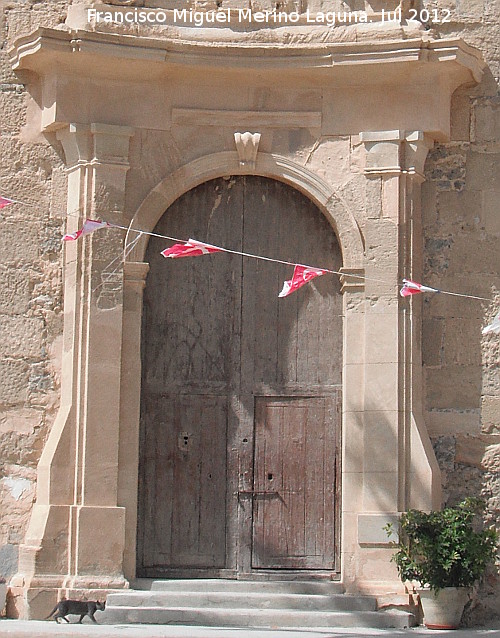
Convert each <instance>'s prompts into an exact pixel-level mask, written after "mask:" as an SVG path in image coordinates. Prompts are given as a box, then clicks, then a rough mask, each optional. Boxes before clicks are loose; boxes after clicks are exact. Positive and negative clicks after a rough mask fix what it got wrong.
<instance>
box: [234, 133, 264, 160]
mask: <svg viewBox="0 0 500 638" xmlns="http://www.w3.org/2000/svg"><path fill="white" fill-rule="evenodd" d="M234 141H235V143H236V150H237V151H238V157H239V160H240V166H248V167H249V168H255V161H256V159H257V152H258V150H259V142H260V133H248V132H247V133H235V134H234Z"/></svg>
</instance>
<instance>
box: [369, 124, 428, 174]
mask: <svg viewBox="0 0 500 638" xmlns="http://www.w3.org/2000/svg"><path fill="white" fill-rule="evenodd" d="M360 138H361V141H362V142H363V144H364V145H365V148H366V165H365V173H366V174H367V175H369V174H374V175H382V174H400V173H401V172H405V173H408V174H410V175H414V176H417V177H418V178H420V179H421V180H423V179H424V163H425V158H426V157H427V153H428V152H429V149H430V148H432V144H433V142H432V140H431V138H430V137H429V136H428V135H426V134H424V133H423V132H422V131H398V130H397V131H377V132H374V133H372V132H367V133H364V132H363V133H361V134H360Z"/></svg>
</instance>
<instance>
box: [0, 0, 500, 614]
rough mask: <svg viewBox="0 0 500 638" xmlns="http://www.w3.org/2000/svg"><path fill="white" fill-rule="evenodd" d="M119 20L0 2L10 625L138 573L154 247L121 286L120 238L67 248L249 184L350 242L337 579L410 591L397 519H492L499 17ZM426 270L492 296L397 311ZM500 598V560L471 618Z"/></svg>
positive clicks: (489, 10)
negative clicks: (395, 556)
mask: <svg viewBox="0 0 500 638" xmlns="http://www.w3.org/2000/svg"><path fill="white" fill-rule="evenodd" d="M120 4H123V3H120V2H119V0H117V1H116V3H114V4H113V5H96V4H93V3H91V2H88V3H79V2H74V3H73V4H71V5H70V4H68V3H66V2H53V1H52V0H51V1H49V2H46V3H43V4H39V3H21V2H17V1H15V0H13V1H12V2H4V3H3V18H2V19H3V23H2V36H1V37H2V41H3V47H2V50H1V59H2V65H1V69H2V71H1V72H2V80H1V85H0V91H1V92H0V100H1V109H2V131H1V139H0V143H1V157H2V168H1V170H2V181H1V191H0V194H1V195H4V196H7V197H12V198H13V199H17V200H20V201H21V202H24V203H23V204H15V205H13V206H9V207H6V208H4V209H3V210H2V211H1V217H0V221H1V229H2V232H1V234H0V254H1V263H0V278H1V282H2V285H1V286H0V316H1V323H0V336H1V339H0V354H1V357H0V449H1V459H2V465H1V469H0V473H1V474H0V508H1V510H0V511H1V518H0V575H4V576H6V577H8V578H11V597H10V602H9V612H10V613H11V614H12V615H18V614H21V615H25V616H31V617H37V616H41V615H42V614H43V613H44V610H45V609H46V608H47V607H50V605H51V604H53V601H54V600H55V598H56V597H57V595H60V594H61V593H64V592H66V593H67V592H77V593H78V592H81V591H84V592H87V591H89V590H90V591H93V590H95V589H105V590H110V589H113V588H121V587H126V586H128V583H129V582H130V581H132V580H133V578H134V577H135V575H136V574H135V569H136V528H137V471H138V467H137V466H138V431H139V404H140V401H139V397H140V392H141V388H140V332H141V312H142V305H141V304H142V302H141V299H142V289H143V286H144V282H145V280H146V277H147V271H148V266H147V264H146V263H145V262H144V255H145V251H146V246H147V240H146V238H145V237H143V238H141V240H140V241H139V242H138V243H137V245H136V246H135V248H134V250H133V251H132V252H130V253H129V254H127V255H126V256H125V264H124V266H123V268H120V269H119V270H118V271H117V272H112V276H111V277H109V276H107V275H109V272H110V268H109V264H110V263H111V262H112V261H113V260H118V263H120V262H121V260H122V258H123V241H124V234H123V233H121V232H116V233H114V234H113V233H111V232H110V231H104V232H105V233H107V234H105V235H104V234H102V235H95V236H94V237H92V239H90V238H86V239H85V243H83V242H80V243H78V244H72V245H66V246H65V247H63V246H62V244H61V241H60V238H61V235H62V233H63V232H64V231H65V229H67V230H68V231H74V230H76V229H77V228H78V227H79V226H81V222H82V220H83V219H84V218H85V217H99V216H100V217H101V218H103V219H106V220H107V221H110V222H114V223H116V224H119V225H123V226H125V227H129V225H130V226H131V227H132V228H138V229H141V230H145V231H150V232H153V231H154V228H155V226H156V223H157V222H158V221H159V219H160V218H161V216H162V214H163V212H164V211H165V210H166V209H167V208H168V207H169V206H170V205H171V204H172V203H173V202H174V201H175V200H176V199H177V198H178V197H180V196H181V195H182V194H183V193H185V192H186V191H189V190H190V189H192V188H194V187H195V186H196V185H198V184H199V183H202V182H205V181H207V180H210V179H213V178H216V177H222V176H225V175H246V174H253V175H264V176H266V177H269V178H272V179H278V180H280V181H283V182H285V183H288V184H290V185H292V186H293V187H294V188H297V189H298V190H300V191H301V192H303V193H305V194H306V195H307V196H308V197H310V198H311V199H312V200H313V201H314V202H315V203H316V204H317V206H318V207H319V208H320V210H322V212H323V213H324V214H325V215H326V216H327V219H329V221H330V223H331V225H332V226H333V228H334V229H335V231H336V233H337V236H338V238H339V244H340V246H341V250H342V256H343V271H344V274H345V276H344V278H343V309H344V310H343V314H344V337H343V355H342V376H343V378H342V384H343V408H342V409H343V430H342V437H343V450H342V468H343V476H342V485H341V490H342V499H343V500H342V507H341V518H342V525H343V528H342V538H341V570H342V571H341V578H342V579H343V581H344V583H345V585H346V587H347V589H348V590H351V591H358V590H361V591H373V592H375V593H376V594H378V595H380V596H381V599H382V597H385V598H384V600H386V599H387V596H389V598H390V596H391V595H394V596H396V595H397V594H399V593H401V592H402V589H401V586H400V585H399V584H398V581H397V577H396V575H395V571H394V567H393V566H391V565H390V563H389V557H390V548H388V546H387V542H386V539H385V538H384V534H383V533H381V527H382V525H383V524H384V523H385V522H387V521H388V520H391V517H394V516H395V515H396V514H397V512H398V511H401V510H403V509H405V508H406V507H410V506H416V507H422V508H430V507H431V506H437V505H439V504H440V503H443V504H453V503H455V502H456V501H458V500H459V499H461V498H462V497H463V496H465V495H470V494H476V495H481V496H483V497H484V498H485V499H486V501H487V516H486V520H487V522H488V523H490V524H495V525H497V526H498V511H499V484H498V472H499V464H500V453H499V449H500V447H499V446H500V432H499V427H500V426H499V422H500V377H499V374H500V373H499V370H500V367H499V365H498V362H499V357H500V351H499V350H500V345H499V344H500V342H499V338H498V336H497V335H492V334H490V335H486V336H484V337H482V336H481V327H482V326H484V325H486V324H487V323H488V322H489V321H490V320H491V319H492V317H493V315H494V314H495V312H498V308H499V305H500V293H499V289H500V272H499V260H498V247H499V235H500V217H499V215H500V213H499V210H498V199H499V195H500V181H499V175H500V151H499V148H500V147H499V142H500V140H499V134H500V101H499V99H500V98H499V93H498V79H499V76H500V57H499V55H500V54H499V50H498V44H497V43H498V33H499V29H500V3H499V1H498V0H482V1H480V2H476V1H474V2H471V1H470V0H468V1H463V0H433V1H429V2H423V3H406V4H405V3H402V5H404V8H405V9H406V10H408V9H409V7H408V6H407V5H414V8H415V10H416V11H417V17H419V18H421V21H420V22H419V21H412V20H409V21H408V20H405V19H404V16H402V18H403V20H402V22H401V23H400V22H399V21H398V22H390V21H389V22H382V19H381V16H380V11H381V9H382V8H384V7H386V8H388V9H390V10H395V9H396V5H397V3H396V2H387V3H385V2H384V3H382V2H375V1H373V2H371V1H367V2H361V1H359V2H355V1H351V2H345V3H341V2H320V1H318V2H314V1H312V0H311V1H310V2H309V3H304V2H303V3H298V2H295V3H294V2H290V3H285V4H286V6H284V5H283V7H282V9H283V11H284V12H288V13H292V12H294V11H297V12H299V13H301V12H302V15H303V14H304V12H305V11H306V10H307V9H309V11H310V12H311V14H312V15H318V13H319V12H322V11H323V12H325V11H327V10H330V11H333V10H335V11H339V12H340V11H342V12H343V11H344V10H345V11H350V12H356V11H359V12H363V11H366V12H367V15H368V16H370V22H368V23H364V22H361V23H357V24H343V23H339V24H337V25H336V26H334V27H329V26H328V25H324V24H320V23H314V24H308V23H307V22H304V19H301V20H300V21H299V22H298V23H297V24H293V25H290V26H287V27H282V26H279V25H278V26H276V25H271V26H270V25H269V24H268V23H263V24H262V23H261V24H257V25H256V24H240V25H238V26H237V27H236V25H233V26H232V27H231V25H227V24H223V23H221V24H219V25H210V26H208V25H205V27H196V25H191V24H187V25H186V24H183V25H182V24H176V23H174V21H173V18H172V11H173V10H174V9H175V8H179V7H180V5H182V3H174V2H169V0H164V1H163V0H155V2H147V0H146V2H145V5H146V7H148V6H152V7H153V8H155V9H156V10H158V11H162V10H165V11H166V12H167V13H168V19H167V24H164V25H146V24H133V23H132V24H119V23H118V20H115V22H103V23H99V24H97V23H96V22H95V21H94V22H92V21H90V22H89V21H88V15H89V14H88V13H87V10H88V9H89V8H94V9H96V10H102V11H113V12H115V13H120V12H123V11H124V10H125V9H124V8H123V7H122V6H120ZM250 4H251V7H252V8H253V9H254V10H262V9H269V10H272V9H275V8H276V7H274V5H271V3H267V2H265V1H262V2H261V3H250ZM257 4H258V6H257ZM177 5H179V7H178V6H177ZM299 5H300V6H299ZM186 6H187V5H186ZM189 6H190V7H191V8H194V9H196V10H200V11H201V12H206V11H211V10H212V9H213V8H217V7H218V8H219V10H221V11H222V10H225V9H227V8H230V9H233V8H234V9H237V8H239V4H238V2H232V1H229V0H228V1H227V2H226V1H225V0H224V1H223V2H221V3H217V5H216V6H215V5H214V7H212V6H211V5H210V3H192V5H189ZM280 6H281V5H280ZM241 7H242V8H246V3H245V6H243V3H241ZM181 8H182V7H181ZM422 11H425V12H426V13H422ZM169 12H170V13H169ZM434 12H436V13H434ZM433 17H435V18H436V19H434V20H433ZM438 18H439V19H438ZM445 18H446V20H445ZM422 23H425V24H422ZM40 27H44V29H42V30H40V29H39V28H40ZM75 33H76V35H75ZM231 56H232V57H231ZM262 60H264V62H263V63H262ZM332 61H333V62H332ZM247 132H248V133H252V134H253V136H252V137H250V138H245V143H243V142H242V135H243V134H244V133H247ZM256 134H259V135H260V136H259V137H257V136H256ZM238 136H239V137H238ZM134 237H135V235H134V234H133V233H132V232H131V231H129V233H128V235H127V236H126V238H125V241H127V242H130V241H132V240H133V239H134ZM114 270H115V269H113V268H112V269H111V271H114ZM356 275H359V276H360V277H361V278H356ZM410 275H411V276H412V277H413V278H415V279H421V280H422V281H424V282H425V283H426V284H427V285H430V286H434V287H437V288H441V289H443V290H450V291H456V292H463V293H470V294H472V295H477V296H481V297H486V298H489V299H491V302H482V301H479V300H471V299H463V298H458V297H452V296H445V295H435V296H431V295H429V296H425V298H424V299H422V298H420V299H417V298H415V299H413V300H412V301H411V304H410V302H409V301H408V300H402V299H398V296H397V287H398V283H399V282H400V281H401V278H402V277H403V276H410ZM364 277H366V280H365V279H364ZM104 387H105V388H106V394H105V395H103V393H102V388H104ZM103 415H106V419H105V422H106V423H105V424H104V425H103V423H102V421H103V419H102V416H103ZM431 444H432V445H431ZM373 451H375V452H377V451H378V454H373ZM37 467H38V471H37ZM441 487H442V491H441ZM96 529H98V530H101V531H100V533H99V534H98V538H97V544H98V545H100V546H102V547H103V548H104V550H105V551H104V552H103V555H95V544H96V538H95V530H96ZM92 532H94V534H93V533H92ZM76 538H78V541H76V540H75V539H76ZM499 597H500V590H499V583H498V570H497V568H493V567H492V569H491V570H490V572H489V574H488V576H487V578H486V580H485V583H484V584H483V585H482V586H481V588H480V590H479V592H478V594H477V596H476V598H475V600H474V606H473V609H472V610H471V614H472V618H473V620H474V621H477V620H478V619H479V620H484V619H487V618H489V617H491V616H492V615H494V613H495V611H496V610H497V609H498V601H499Z"/></svg>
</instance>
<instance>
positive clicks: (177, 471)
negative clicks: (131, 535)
mask: <svg viewBox="0 0 500 638" xmlns="http://www.w3.org/2000/svg"><path fill="white" fill-rule="evenodd" d="M154 412H155V406H154V405H151V406H150V412H149V414H150V416H152V414H153V413H154ZM156 417H157V419H158V420H156V419H155V420H153V419H151V421H150V423H152V424H153V427H148V428H147V430H146V436H147V437H148V440H147V441H145V445H144V447H145V448H146V450H147V451H146V452H145V454H144V457H143V474H144V477H145V480H144V485H143V500H144V504H145V508H144V510H143V514H144V515H145V516H147V518H148V522H149V528H148V534H149V535H148V543H147V544H146V545H145V547H144V567H145V568H156V567H157V566H162V565H165V566H166V565H168V566H170V567H172V568H176V567H186V568H194V567H197V568H214V567H218V568H222V567H224V565H225V558H226V540H225V535H226V507H225V491H226V466H227V464H226V436H227V398H226V397H218V396H208V395H192V396H182V395H180V396H163V397H161V410H157V411H156Z"/></svg>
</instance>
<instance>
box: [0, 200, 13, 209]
mask: <svg viewBox="0 0 500 638" xmlns="http://www.w3.org/2000/svg"><path fill="white" fill-rule="evenodd" d="M15 203H16V202H15V201H14V200H13V199H9V198H8V197H0V208H5V207H6V206H9V205H10V204H15Z"/></svg>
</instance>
